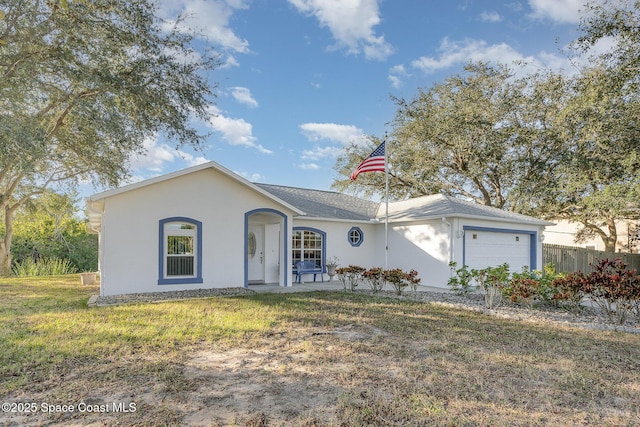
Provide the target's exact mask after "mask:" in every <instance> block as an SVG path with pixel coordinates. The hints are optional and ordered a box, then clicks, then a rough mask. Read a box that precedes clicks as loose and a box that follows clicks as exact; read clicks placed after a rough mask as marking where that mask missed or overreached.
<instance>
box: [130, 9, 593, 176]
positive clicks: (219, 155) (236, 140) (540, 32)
mask: <svg viewBox="0 0 640 427" xmlns="http://www.w3.org/2000/svg"><path fill="white" fill-rule="evenodd" d="M583 3H584V2H583V1H582V0H504V1H503V0H447V1H442V0H162V1H160V4H161V7H160V9H159V12H158V13H159V15H160V16H162V17H163V18H165V19H169V20H171V19H173V18H175V17H176V16H177V14H178V13H180V12H185V13H186V14H187V16H188V20H187V25H188V26H189V27H191V28H193V29H196V30H198V31H199V32H200V33H202V34H203V38H204V37H205V36H206V38H207V39H208V42H209V43H210V44H212V45H213V46H215V47H216V51H217V52H218V54H219V55H220V58H221V60H222V66H221V67H220V68H219V69H217V70H216V71H214V72H212V73H211V74H210V76H209V77H210V80H211V81H212V82H217V83H218V87H217V89H216V93H217V99H216V105H215V106H213V107H212V108H213V111H214V112H215V113H216V117H215V118H213V119H212V120H211V121H210V122H209V123H199V124H198V126H199V127H200V128H201V129H202V130H203V132H211V136H210V137H209V139H208V141H207V145H206V147H205V149H204V150H203V151H202V152H194V151H193V150H190V149H189V148H182V149H180V150H176V149H175V148H173V145H172V142H171V141H166V140H164V139H162V138H156V139H154V140H149V141H147V142H146V147H147V150H148V153H147V155H145V156H142V157H137V158H133V159H132V161H131V168H132V181H138V180H141V179H146V178H151V177H154V176H157V175H161V174H164V173H169V172H172V171H175V170H178V169H182V168H185V167H188V166H191V165H194V164H197V163H200V162H203V161H206V160H214V161H216V162H218V163H220V164H222V165H223V166H225V167H227V168H229V169H231V170H232V171H234V172H236V173H239V174H241V175H242V176H244V177H245V178H247V179H249V180H251V181H257V182H265V183H271V184H280V185H290V186H298V187H307V188H316V189H330V186H331V184H332V182H333V180H334V179H335V178H336V176H337V173H336V172H335V170H334V165H335V160H336V157H337V156H338V155H339V154H340V153H341V151H342V149H343V147H344V146H345V145H347V144H349V143H350V142H356V143H364V141H366V135H375V136H378V137H382V136H383V135H384V133H385V131H390V130H391V128H390V126H389V122H391V120H392V119H393V118H394V115H395V111H396V108H395V105H394V103H393V102H392V100H391V97H390V96H391V95H393V96H396V97H405V98H411V97H412V96H414V95H415V94H416V92H417V89H418V88H420V87H422V88H425V89H428V88H429V87H431V86H432V85H433V84H435V83H437V82H441V81H443V80H444V79H445V78H446V77H447V76H450V75H453V74H456V73H459V72H460V71H461V70H462V67H463V66H464V65H465V64H466V63H467V62H468V61H469V60H484V61H489V62H498V61H499V62H503V63H507V64H511V63H512V62H513V61H524V62H525V63H526V65H520V66H517V67H516V68H517V69H518V72H519V73H523V74H524V73H527V72H532V71H536V70H541V69H553V70H562V71H563V72H567V73H570V72H572V71H574V68H573V67H572V65H571V64H570V62H569V60H568V59H567V58H566V56H565V55H564V54H563V53H562V52H561V51H562V50H563V49H565V48H566V45H567V44H568V43H569V42H570V41H572V40H574V39H575V38H576V37H577V36H578V32H577V26H578V22H579V17H580V12H579V11H580V10H581V9H584V6H583Z"/></svg>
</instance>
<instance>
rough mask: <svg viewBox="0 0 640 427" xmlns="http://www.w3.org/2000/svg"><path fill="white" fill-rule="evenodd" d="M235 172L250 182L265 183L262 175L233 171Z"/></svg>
mask: <svg viewBox="0 0 640 427" xmlns="http://www.w3.org/2000/svg"><path fill="white" fill-rule="evenodd" d="M233 172H234V173H236V174H238V175H240V176H241V177H243V178H244V179H246V180H247V181H250V182H261V181H264V176H262V175H260V174H259V173H255V172H254V173H249V172H238V171H233Z"/></svg>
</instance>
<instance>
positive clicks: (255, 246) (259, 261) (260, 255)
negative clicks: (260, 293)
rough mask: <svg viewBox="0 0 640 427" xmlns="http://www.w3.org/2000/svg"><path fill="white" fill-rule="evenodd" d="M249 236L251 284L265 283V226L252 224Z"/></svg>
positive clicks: (249, 273) (249, 278)
mask: <svg viewBox="0 0 640 427" xmlns="http://www.w3.org/2000/svg"><path fill="white" fill-rule="evenodd" d="M248 233H249V234H248V236H247V241H248V245H247V246H248V253H247V258H248V260H249V266H248V267H249V268H248V270H249V271H248V275H249V277H248V280H249V283H250V284H255V283H264V225H263V224H251V225H249V232H248Z"/></svg>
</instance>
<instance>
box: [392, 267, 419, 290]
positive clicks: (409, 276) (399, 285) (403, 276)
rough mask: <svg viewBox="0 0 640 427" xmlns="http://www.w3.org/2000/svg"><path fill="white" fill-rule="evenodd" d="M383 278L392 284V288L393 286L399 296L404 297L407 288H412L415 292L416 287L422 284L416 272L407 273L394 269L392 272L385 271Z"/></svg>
mask: <svg viewBox="0 0 640 427" xmlns="http://www.w3.org/2000/svg"><path fill="white" fill-rule="evenodd" d="M383 276H384V280H385V281H386V282H389V283H391V286H393V289H395V290H396V294H398V295H402V291H403V290H404V288H406V287H407V286H411V287H412V288H413V290H414V291H415V290H416V286H417V285H418V283H420V278H419V277H418V272H417V271H416V270H411V271H409V272H408V273H405V272H404V271H402V270H401V269H399V268H394V269H392V270H384V273H383Z"/></svg>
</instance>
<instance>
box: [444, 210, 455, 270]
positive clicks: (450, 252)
mask: <svg viewBox="0 0 640 427" xmlns="http://www.w3.org/2000/svg"><path fill="white" fill-rule="evenodd" d="M442 222H443V223H445V224H446V225H447V227H449V262H451V261H453V227H452V226H451V223H450V222H449V221H447V218H445V217H442ZM448 264H449V263H447V265H448Z"/></svg>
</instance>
